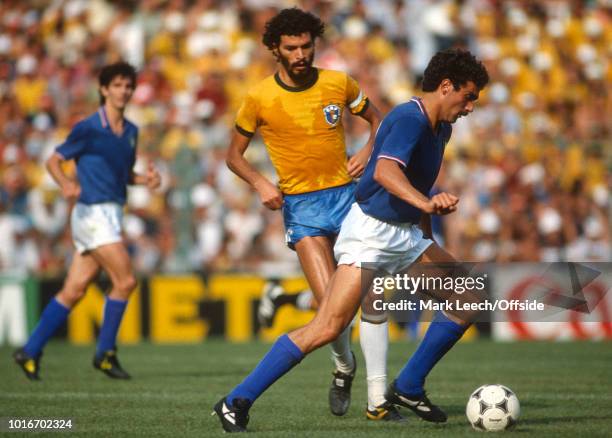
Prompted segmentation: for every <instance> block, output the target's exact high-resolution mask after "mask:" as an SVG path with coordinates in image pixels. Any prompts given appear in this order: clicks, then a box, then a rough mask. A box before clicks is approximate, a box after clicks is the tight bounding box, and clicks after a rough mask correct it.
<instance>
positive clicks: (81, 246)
mask: <svg viewBox="0 0 612 438" xmlns="http://www.w3.org/2000/svg"><path fill="white" fill-rule="evenodd" d="M122 223H123V208H122V207H121V206H120V205H119V204H116V203H114V202H104V203H100V204H91V205H87V204H81V203H76V204H75V206H74V208H73V209H72V214H71V215H70V228H71V230H72V241H73V242H74V246H75V247H76V249H77V251H78V252H79V253H81V254H82V253H84V252H87V251H91V250H92V249H96V248H98V247H100V246H102V245H108V244H109V243H116V242H121V241H122V240H123V238H122V235H121V229H122V228H121V227H122Z"/></svg>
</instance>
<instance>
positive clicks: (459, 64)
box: [422, 49, 489, 91]
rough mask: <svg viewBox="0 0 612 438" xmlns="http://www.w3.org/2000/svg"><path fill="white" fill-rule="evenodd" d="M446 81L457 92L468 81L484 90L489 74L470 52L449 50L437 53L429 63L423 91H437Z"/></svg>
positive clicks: (424, 74) (424, 75)
mask: <svg viewBox="0 0 612 438" xmlns="http://www.w3.org/2000/svg"><path fill="white" fill-rule="evenodd" d="M444 79H449V80H450V81H451V82H452V83H453V87H454V88H455V90H458V89H459V87H461V86H462V85H465V84H466V83H467V82H468V81H472V82H474V84H475V85H476V86H477V87H478V88H479V89H482V88H483V87H484V86H485V85H487V83H488V82H489V74H488V73H487V69H486V68H485V66H484V65H482V62H480V61H479V60H478V59H476V57H475V56H474V55H472V54H471V53H470V52H469V51H467V50H463V49H448V50H444V51H441V52H438V53H436V54H435V55H434V57H433V58H431V61H429V64H428V65H427V68H426V69H425V73H423V84H422V89H423V91H435V90H436V89H437V88H438V85H440V83H441V82H442V81H443V80H444Z"/></svg>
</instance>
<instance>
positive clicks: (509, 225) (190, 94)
mask: <svg viewBox="0 0 612 438" xmlns="http://www.w3.org/2000/svg"><path fill="white" fill-rule="evenodd" d="M294 5H297V6H300V7H302V8H303V9H306V10H310V11H312V12H314V13H316V14H318V15H319V16H320V17H321V18H322V19H323V20H324V21H325V23H326V24H327V28H326V34H325V38H324V39H323V40H321V41H319V42H318V44H317V57H316V60H315V65H317V66H320V67H322V68H330V69H337V70H344V71H346V72H348V73H349V74H350V75H352V76H353V77H354V78H355V79H357V81H358V82H359V84H360V86H361V87H362V88H363V89H364V90H365V92H366V93H367V95H368V96H369V97H370V99H372V101H374V102H375V103H376V105H377V106H378V107H379V108H380V109H381V110H382V111H383V112H384V113H386V112H388V111H389V110H390V109H391V108H392V107H393V106H394V105H396V104H399V103H401V102H404V101H406V100H408V99H409V98H410V97H411V96H412V95H414V94H418V93H419V88H418V84H419V80H420V77H421V74H422V71H423V70H424V67H425V65H426V64H427V62H428V60H429V59H430V57H431V56H432V55H433V53H435V51H437V50H438V49H443V48H447V47H451V46H462V47H466V48H468V49H470V50H471V51H473V52H474V53H475V54H477V55H478V56H479V57H480V58H481V59H483V61H484V62H485V64H486V66H487V68H488V70H489V73H490V76H491V82H490V84H489V86H488V88H487V90H486V91H485V92H484V93H482V94H481V99H480V101H479V103H478V104H477V109H476V110H475V111H474V113H473V114H472V115H471V116H470V117H467V118H463V119H461V120H460V121H459V122H457V123H456V124H455V126H454V134H453V138H452V139H451V142H450V143H449V145H448V146H447V150H446V158H445V164H444V166H443V170H442V173H441V175H440V178H439V181H438V187H439V188H440V189H444V190H446V191H450V192H451V193H455V194H457V195H459V196H460V198H461V201H460V204H459V210H458V212H457V213H455V214H453V215H450V216H446V217H444V218H441V219H439V220H436V222H435V228H436V237H437V239H438V240H439V241H440V242H443V243H444V245H445V246H446V247H447V248H448V250H449V251H451V252H452V253H453V254H455V256H457V257H459V258H460V259H463V260H475V261H564V260H573V261H586V260H589V261H610V260H611V245H610V191H609V190H610V187H611V186H612V184H611V182H612V179H611V176H610V175H611V173H612V172H610V170H611V169H610V164H611V162H610V157H611V155H612V152H611V149H612V148H611V140H610V129H611V121H612V119H611V118H610V114H612V101H611V100H610V98H609V93H610V91H611V84H612V63H611V62H610V59H611V55H612V26H611V24H610V19H611V15H610V3H609V2H607V1H606V0H601V1H580V0H546V1H541V2H523V1H496V0H463V1H462V0H454V1H451V0H443V1H429V0H361V1H359V0H355V1H351V0H340V1H324V0H306V1H302V2H298V3H296V2H290V1H281V0H265V1H264V0H236V1H229V0H228V1H223V0H192V1H188V0H168V1H162V0H140V1H135V0H132V1H127V0H116V1H111V0H89V1H86V0H51V1H36V0H30V1H22V0H3V1H2V2H1V3H0V172H1V180H2V182H1V185H0V271H4V272H15V271H20V272H23V271H27V272H31V273H36V274H38V275H61V273H62V272H64V270H65V268H66V266H67V263H68V261H69V260H70V254H71V253H72V251H73V248H72V244H71V240H70V234H69V226H68V218H69V209H70V206H69V205H68V204H67V203H66V201H65V200H63V199H62V198H61V196H60V192H59V190H58V187H57V186H56V185H55V183H54V182H53V181H52V180H51V179H50V178H49V176H48V175H46V173H45V171H44V161H45V160H46V159H47V158H48V157H49V155H50V154H52V153H53V150H54V147H55V146H56V145H58V144H60V143H61V142H62V141H63V139H64V138H65V137H66V135H67V133H68V132H69V130H70V128H71V126H73V124H74V123H75V122H76V121H78V120H79V119H80V118H82V117H84V116H86V115H88V114H89V113H92V112H93V111H95V110H96V107H97V105H98V91H97V72H98V71H99V69H100V67H101V66H103V65H104V64H106V63H109V62H113V61H117V60H119V59H124V60H127V61H129V62H130V63H132V64H134V65H135V66H136V67H137V69H138V71H139V77H138V83H137V88H136V90H135V93H134V96H133V99H132V103H131V104H130V107H129V111H128V113H127V116H128V118H130V119H131V120H132V121H134V122H135V123H137V124H138V125H139V126H140V138H139V146H138V153H139V158H138V162H137V168H140V169H143V168H144V167H145V166H146V163H147V162H148V161H153V162H154V163H155V165H156V166H157V167H158V169H160V170H161V172H162V175H163V184H162V188H161V189H160V190H158V191H156V192H155V193H150V192H149V191H148V190H147V189H146V188H143V187H133V188H130V192H129V201H128V205H127V209H126V214H125V235H126V240H127V242H128V243H129V248H130V251H131V252H132V254H133V262H134V265H135V268H136V270H137V271H138V272H140V273H142V274H148V273H152V272H172V273H178V272H190V271H209V272H210V271H215V272H218V271H243V272H258V273H261V274H264V275H278V274H279V273H287V274H291V273H295V272H298V270H299V264H298V262H297V259H296V257H295V254H294V253H293V252H292V251H290V250H289V249H288V248H286V247H285V245H284V230H283V224H282V218H281V215H280V214H279V212H274V211H269V210H266V209H265V208H264V207H263V206H262V205H261V204H260V202H259V200H258V198H257V196H256V194H255V193H254V192H253V191H252V190H250V188H249V187H248V186H247V185H246V184H244V183H243V182H242V181H240V180H238V179H237V178H236V177H235V176H234V175H233V174H232V173H231V172H230V171H229V170H228V169H227V168H226V166H225V163H224V154H225V149H226V148H227V146H228V140H229V138H230V136H231V133H232V129H233V125H234V115H235V113H236V110H237V108H238V106H239V104H240V101H241V98H242V96H243V95H244V94H245V92H246V90H247V89H248V88H249V87H250V86H251V85H253V84H254V83H256V82H257V81H259V80H261V79H262V78H264V77H265V76H267V75H269V74H271V73H272V72H273V71H274V69H275V60H274V58H273V56H272V55H271V54H270V53H268V52H267V50H266V49H265V48H264V46H263V45H262V44H261V41H260V39H261V32H262V29H263V26H264V23H265V22H266V21H267V20H268V19H269V18H271V17H272V16H273V15H274V14H275V13H276V12H277V10H278V9H279V8H282V7H290V6H294ZM345 125H346V134H347V147H348V150H349V153H351V152H353V151H355V150H356V149H358V148H359V147H360V146H361V145H363V144H364V143H365V141H366V138H367V135H368V128H367V124H365V123H364V122H362V121H360V120H358V119H355V118H351V117H348V118H346V119H345ZM247 157H248V159H249V160H250V161H251V162H253V163H255V164H256V165H257V166H258V168H260V169H261V170H262V171H263V172H264V173H266V174H267V175H269V176H270V178H272V179H274V178H275V176H274V170H273V168H272V167H271V164H270V162H269V160H268V158H267V154H266V152H265V147H264V145H263V143H262V141H261V139H259V137H256V138H255V139H254V141H253V142H252V143H251V147H250V148H249V149H248V151H247Z"/></svg>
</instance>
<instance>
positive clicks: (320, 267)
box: [295, 236, 336, 303]
mask: <svg viewBox="0 0 612 438" xmlns="http://www.w3.org/2000/svg"><path fill="white" fill-rule="evenodd" d="M295 251H296V252H297V255H298V258H299V260H300V265H301V266H302V270H303V271H304V275H305V276H306V280H307V281H308V284H309V286H310V288H311V289H312V292H313V294H314V296H315V298H316V299H317V302H318V303H321V301H322V299H323V295H324V294H325V290H326V289H327V285H328V283H329V281H330V279H331V276H332V275H333V273H334V271H335V269H336V261H335V260H334V243H333V241H332V240H331V239H330V238H329V237H326V236H307V237H304V238H302V239H300V241H299V242H297V243H296V244H295Z"/></svg>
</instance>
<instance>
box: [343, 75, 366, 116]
mask: <svg viewBox="0 0 612 438" xmlns="http://www.w3.org/2000/svg"><path fill="white" fill-rule="evenodd" d="M346 104H347V106H348V107H349V111H350V112H351V113H352V114H356V115H359V114H363V113H364V112H365V110H366V109H367V108H368V97H367V96H366V95H365V93H364V92H363V91H362V90H361V89H360V88H359V85H358V84H357V81H356V80H355V79H353V78H352V77H350V76H347V80H346Z"/></svg>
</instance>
